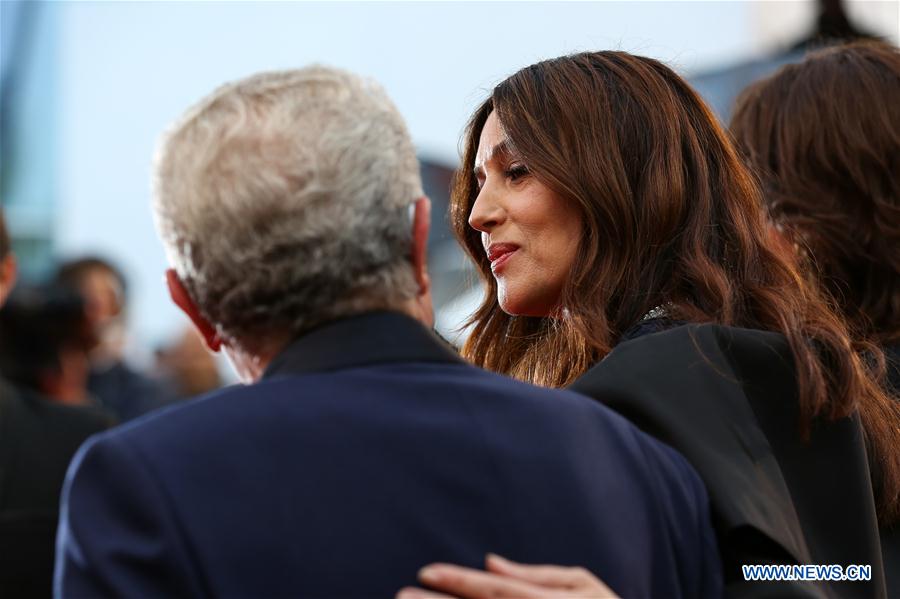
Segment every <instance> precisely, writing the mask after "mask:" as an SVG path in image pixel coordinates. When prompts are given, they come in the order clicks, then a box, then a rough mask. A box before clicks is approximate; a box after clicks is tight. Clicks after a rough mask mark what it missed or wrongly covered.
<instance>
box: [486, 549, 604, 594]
mask: <svg viewBox="0 0 900 599" xmlns="http://www.w3.org/2000/svg"><path fill="white" fill-rule="evenodd" d="M486 565H487V569H488V571H490V572H494V573H496V574H501V575H503V576H508V577H511V578H515V579H517V580H521V581H524V582H529V583H532V584H535V585H540V586H542V587H544V588H548V589H558V590H567V591H581V592H585V591H587V592H590V593H591V596H592V597H615V596H616V595H615V593H613V591H612V589H610V588H609V587H608V586H606V585H605V584H604V583H603V582H601V581H600V580H599V579H598V578H597V577H596V576H594V575H593V574H591V573H590V572H589V571H588V570H586V569H584V568H567V567H564V566H545V565H529V564H519V563H517V562H513V561H510V560H508V559H505V558H502V557H500V556H499V555H495V554H493V553H490V554H488V556H487V560H486Z"/></svg>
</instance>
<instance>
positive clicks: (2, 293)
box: [0, 254, 19, 306]
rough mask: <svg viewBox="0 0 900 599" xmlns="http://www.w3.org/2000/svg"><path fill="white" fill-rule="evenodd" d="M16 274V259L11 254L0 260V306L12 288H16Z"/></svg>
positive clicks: (17, 272)
mask: <svg viewBox="0 0 900 599" xmlns="http://www.w3.org/2000/svg"><path fill="white" fill-rule="evenodd" d="M18 274H19V271H18V267H17V266H16V257H15V256H13V255H12V254H7V255H6V258H4V259H3V260H0V306H2V305H3V303H4V302H5V301H6V298H7V296H9V292H10V291H12V288H13V287H15V286H16V277H17V276H18Z"/></svg>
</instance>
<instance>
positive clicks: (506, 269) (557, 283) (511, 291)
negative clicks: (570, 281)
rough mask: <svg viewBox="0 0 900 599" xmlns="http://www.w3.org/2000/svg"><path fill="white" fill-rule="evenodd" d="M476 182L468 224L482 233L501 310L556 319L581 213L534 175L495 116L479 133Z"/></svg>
mask: <svg viewBox="0 0 900 599" xmlns="http://www.w3.org/2000/svg"><path fill="white" fill-rule="evenodd" d="M475 176H476V178H477V180H478V186H479V191H478V197H477V198H476V199H475V204H474V205H473V206H472V211H471V212H470V214H469V224H470V225H471V226H472V227H474V228H475V229H477V230H479V231H481V242H482V244H483V246H484V249H485V252H486V253H487V256H488V260H490V262H491V271H492V272H493V275H494V278H495V279H496V281H497V301H498V302H499V303H500V307H501V308H502V309H503V311H504V312H506V313H507V314H514V315H519V316H552V315H553V314H554V313H555V312H556V311H557V309H558V308H559V299H560V295H561V293H562V288H563V284H564V283H565V280H566V277H567V275H568V274H569V271H570V270H571V268H572V266H573V264H574V263H575V256H576V253H577V251H578V243H579V240H580V237H581V216H580V214H579V211H578V209H577V208H576V207H575V206H574V205H573V204H572V203H570V202H566V201H564V200H563V199H562V198H561V197H559V196H558V195H557V194H556V193H554V192H553V191H552V190H551V189H550V188H549V187H547V186H546V185H544V184H543V183H541V182H540V181H538V180H537V179H536V178H535V177H533V176H532V175H531V173H530V171H529V170H528V165H526V164H525V163H524V162H523V161H522V159H521V158H520V157H518V156H516V154H515V150H514V148H512V147H510V145H509V144H508V142H507V138H506V134H505V133H504V132H503V128H502V126H501V124H500V121H499V119H498V118H497V116H496V113H491V114H490V115H489V116H488V118H487V121H486V122H485V124H484V129H482V131H481V138H480V139H479V143H478V152H477V155H476V157H475Z"/></svg>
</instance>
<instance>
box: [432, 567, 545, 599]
mask: <svg viewBox="0 0 900 599" xmlns="http://www.w3.org/2000/svg"><path fill="white" fill-rule="evenodd" d="M419 580H420V581H421V582H423V583H424V584H426V585H428V586H429V587H432V588H435V589H438V590H440V591H444V592H446V593H451V594H452V595H453V596H455V597H461V598H464V599H484V598H491V599H502V598H504V597H508V598H513V597H515V598H516V599H537V598H539V597H546V595H547V593H546V591H547V589H542V588H540V587H538V586H536V585H532V584H530V583H528V582H522V581H519V580H515V579H513V578H507V577H505V576H500V575H498V574H493V573H491V572H482V571H481V570H473V569H471V568H463V567H461V566H453V565H450V564H432V565H430V566H426V567H425V568H422V569H421V570H420V571H419Z"/></svg>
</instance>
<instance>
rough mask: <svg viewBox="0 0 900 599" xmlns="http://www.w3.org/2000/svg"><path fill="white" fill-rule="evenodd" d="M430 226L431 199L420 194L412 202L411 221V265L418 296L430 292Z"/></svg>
mask: <svg viewBox="0 0 900 599" xmlns="http://www.w3.org/2000/svg"><path fill="white" fill-rule="evenodd" d="M430 228H431V200H429V199H428V198H427V197H425V196H422V197H421V198H419V199H418V200H416V201H415V203H414V204H413V222H412V265H413V272H414V273H415V277H416V283H418V284H419V296H423V295H426V294H428V293H430V292H431V277H429V276H428V231H429V229H430Z"/></svg>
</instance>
